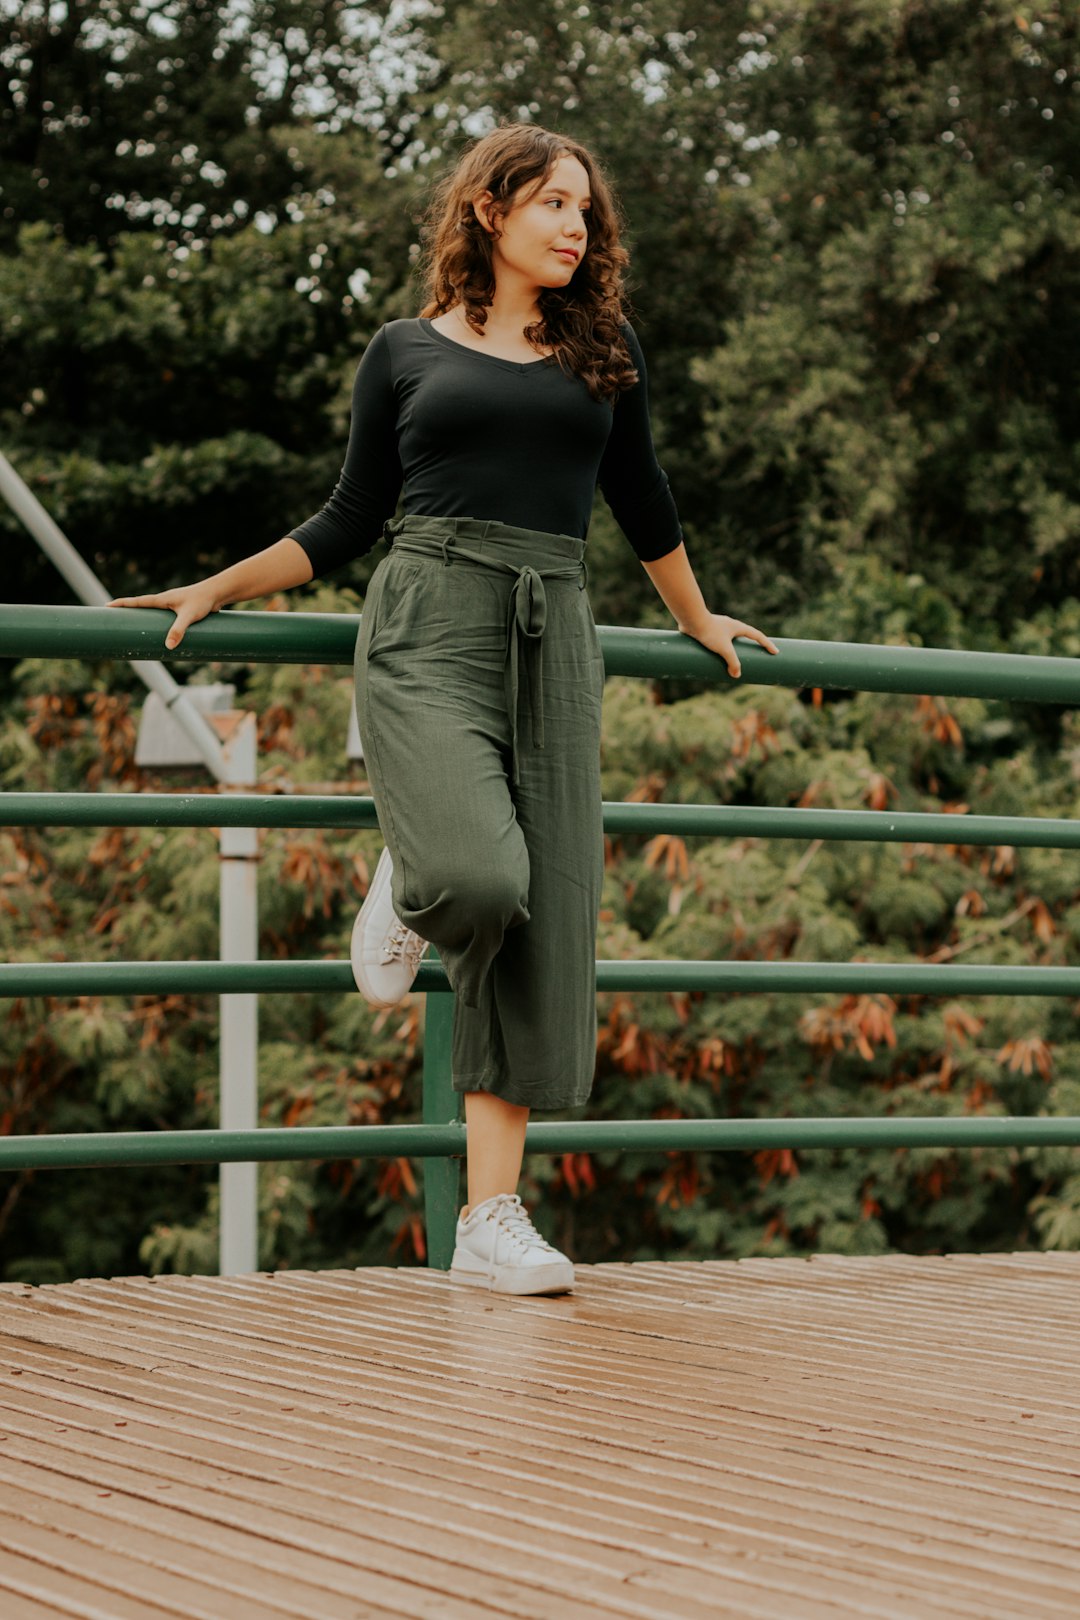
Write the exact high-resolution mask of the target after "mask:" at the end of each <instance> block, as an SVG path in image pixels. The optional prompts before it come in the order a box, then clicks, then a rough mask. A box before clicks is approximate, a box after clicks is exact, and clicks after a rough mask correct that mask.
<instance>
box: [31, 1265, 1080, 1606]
mask: <svg viewBox="0 0 1080 1620" xmlns="http://www.w3.org/2000/svg"><path fill="white" fill-rule="evenodd" d="M576 1269H577V1273H578V1286H577V1289H576V1290H575V1292H574V1294H572V1295H566V1296H560V1297H558V1298H553V1299H546V1298H533V1299H529V1298H518V1299H513V1298H509V1297H503V1296H490V1295H487V1294H484V1293H482V1292H481V1291H479V1290H474V1289H465V1288H461V1287H459V1286H457V1285H456V1284H453V1283H451V1282H450V1280H449V1278H448V1277H447V1276H446V1275H445V1274H444V1273H435V1272H431V1271H429V1270H427V1269H426V1268H420V1267H407V1268H398V1269H395V1268H381V1267H371V1268H362V1269H360V1270H356V1271H351V1270H345V1271H327V1272H278V1273H259V1274H256V1275H253V1276H242V1277H225V1278H217V1277H160V1278H146V1277H131V1278H111V1279H99V1278H89V1279H82V1280H80V1281H79V1282H77V1283H69V1284H61V1285H52V1286H47V1287H44V1288H29V1287H27V1285H25V1284H17V1285H7V1286H5V1287H3V1288H2V1290H0V1431H2V1433H3V1438H2V1440H0V1543H2V1544H3V1545H2V1546H0V1592H2V1593H4V1594H10V1596H11V1598H12V1601H19V1602H23V1601H27V1599H25V1597H24V1595H23V1591H22V1585H21V1583H22V1581H23V1577H24V1574H25V1567H26V1564H27V1560H33V1559H36V1560H37V1563H38V1565H39V1566H40V1567H42V1568H47V1567H49V1566H50V1559H51V1563H52V1564H53V1565H55V1568H54V1569H53V1571H52V1573H54V1574H56V1575H57V1576H58V1577H59V1576H61V1575H62V1576H64V1577H65V1579H73V1580H75V1581H78V1579H79V1575H78V1571H79V1570H80V1569H82V1568H84V1566H85V1568H86V1583H87V1591H88V1592H89V1593H90V1594H91V1596H90V1597H89V1598H87V1601H88V1602H91V1603H93V1602H97V1601H98V1600H99V1598H100V1595H101V1591H102V1590H104V1589H105V1588H104V1587H101V1583H100V1581H98V1576H101V1577H102V1578H103V1579H105V1581H106V1582H108V1581H115V1580H116V1578H117V1571H118V1570H119V1568H120V1566H121V1565H122V1564H123V1563H124V1562H125V1561H127V1562H129V1563H130V1564H131V1566H132V1569H133V1570H134V1571H135V1572H136V1574H137V1575H138V1578H139V1580H140V1581H141V1582H142V1583H143V1584H142V1586H141V1587H139V1588H138V1589H139V1590H141V1591H144V1592H145V1593H146V1596H147V1601H148V1602H150V1603H158V1604H160V1603H161V1600H162V1597H163V1596H164V1598H165V1603H166V1609H167V1612H183V1613H185V1614H186V1613H191V1614H193V1615H194V1614H197V1613H201V1610H200V1609H199V1608H198V1603H199V1602H200V1601H202V1598H201V1596H200V1591H199V1585H198V1582H199V1581H204V1583H205V1584H206V1586H207V1588H208V1589H209V1590H210V1592H211V1594H212V1596H214V1595H220V1594H221V1593H227V1594H228V1595H229V1601H230V1602H235V1604H236V1608H235V1614H236V1616H237V1620H248V1615H249V1614H251V1616H252V1617H253V1615H254V1613H255V1612H256V1611H257V1610H258V1609H259V1607H260V1606H261V1608H262V1611H263V1612H264V1613H266V1614H267V1616H268V1620H269V1617H271V1616H272V1615H273V1614H275V1613H296V1614H298V1615H300V1614H304V1615H305V1620H309V1617H310V1615H311V1614H313V1613H318V1614H319V1615H320V1617H322V1616H324V1615H325V1616H326V1620H336V1617H337V1616H338V1615H339V1614H340V1615H342V1616H344V1615H345V1614H346V1612H347V1613H348V1614H349V1615H353V1614H368V1613H370V1614H371V1615H373V1616H376V1615H377V1616H381V1615H383V1614H392V1613H394V1614H400V1615H412V1614H416V1615H422V1616H424V1617H425V1620H427V1617H432V1620H433V1617H434V1616H436V1615H437V1616H439V1617H440V1620H443V1617H446V1620H457V1617H458V1616H459V1615H460V1617H461V1620H464V1616H465V1615H466V1614H469V1615H478V1616H483V1615H484V1614H485V1613H486V1614H492V1615H494V1614H506V1615H515V1616H520V1617H521V1620H533V1617H536V1620H545V1617H547V1616H548V1615H550V1616H552V1617H554V1616H556V1615H558V1616H559V1620H563V1617H565V1620H586V1617H589V1616H598V1617H599V1616H603V1615H627V1616H631V1615H632V1616H642V1617H652V1616H656V1617H657V1620H660V1617H663V1620H675V1617H678V1616H682V1615H686V1616H687V1617H696V1616H698V1615H702V1616H704V1615H709V1616H717V1615H720V1616H723V1615H727V1614H730V1615H732V1616H746V1617H757V1616H761V1617H762V1620H791V1617H792V1616H793V1615H795V1614H798V1616H799V1620H817V1617H818V1616H821V1617H822V1620H825V1617H826V1616H834V1617H835V1616H844V1615H866V1616H876V1615H881V1616H882V1617H885V1616H889V1617H896V1616H906V1615H910V1616H912V1617H913V1620H915V1617H918V1620H924V1617H925V1620H933V1617H934V1616H942V1617H945V1616H953V1617H958V1620H959V1617H962V1616H970V1617H971V1620H987V1616H989V1615H991V1614H992V1615H993V1616H994V1617H995V1620H997V1617H998V1616H1001V1617H1006V1616H1012V1615H1014V1614H1015V1615H1016V1616H1020V1615H1023V1616H1025V1620H1027V1617H1035V1620H1038V1617H1041V1616H1045V1617H1047V1620H1057V1617H1061V1620H1065V1617H1066V1616H1068V1617H1069V1620H1071V1617H1072V1616H1073V1615H1075V1613H1076V1608H1077V1602H1076V1593H1077V1592H1078V1591H1080V1519H1078V1517H1077V1512H1076V1510H1077V1506H1078V1505H1080V1502H1078V1499H1080V1470H1078V1469H1077V1465H1076V1464H1077V1457H1078V1456H1080V1451H1078V1440H1080V1433H1078V1431H1080V1382H1078V1380H1077V1372H1078V1367H1077V1363H1078V1361H1080V1349H1078V1345H1080V1334H1078V1331H1077V1330H1078V1329H1080V1288H1078V1287H1077V1284H1078V1283H1080V1255H1075V1254H1049V1255H1044V1254H1036V1253H1031V1254H1027V1253H1024V1254H1006V1255H991V1256H969V1255H963V1256H957V1255H946V1256H931V1257H915V1256H906V1255H887V1256H867V1257H864V1256H858V1257H852V1256H814V1257H813V1258H812V1259H810V1260H772V1259H761V1260H758V1259H752V1260H745V1261H737V1262H731V1261H706V1262H650V1263H645V1264H640V1263H638V1264H632V1265H629V1264H608V1265H602V1266H594V1267H586V1266H578V1267H577V1268H576ZM1018 1322H1023V1323H1024V1324H1025V1325H1027V1327H1028V1329H1029V1331H1028V1332H1027V1333H1025V1334H1018V1333H1017V1323H1018ZM1034 1324H1037V1329H1035V1328H1034V1326H1033V1325H1034ZM58 1534H59V1539H56V1540H54V1539H51V1538H52V1537H55V1536H57V1535H58ZM5 1548H9V1549H10V1551H11V1556H12V1558H13V1559H15V1560H16V1563H17V1564H18V1568H16V1567H15V1565H13V1566H12V1567H11V1569H9V1567H8V1563H7V1552H6V1551H5V1550H4V1549H5ZM65 1550H66V1551H67V1552H68V1553H69V1554H71V1558H70V1560H69V1561H70V1564H71V1567H70V1568H67V1569H64V1568H63V1567H61V1566H62V1565H63V1563H64V1560H63V1558H62V1557H61V1554H62V1553H63V1552H64V1551H65ZM196 1553H199V1554H203V1553H205V1557H206V1571H207V1572H210V1571H212V1572H213V1573H212V1575H210V1574H209V1573H207V1574H205V1575H204V1573H203V1572H202V1571H200V1572H199V1575H198V1577H197V1578H196V1577H195V1576H194V1574H193V1563H192V1559H193V1557H194V1555H195V1554H196ZM99 1559H100V1560H101V1562H100V1565H99V1563H98V1560H99ZM20 1560H21V1563H20V1562H19V1561H20ZM12 1569H15V1574H14V1575H12ZM20 1572H21V1573H20ZM193 1580H195V1585H194V1586H192V1585H191V1582H192V1581H193ZM96 1581H97V1583H98V1584H97V1586H95V1582H96ZM75 1590H76V1589H75V1588H68V1587H64V1588H63V1590H61V1588H60V1586H59V1585H58V1586H57V1587H56V1588H55V1590H54V1589H53V1588H51V1587H50V1588H49V1590H48V1595H47V1597H43V1598H42V1599H41V1601H42V1602H47V1603H49V1604H51V1605H52V1609H55V1611H56V1612H58V1613H81V1612H82V1611H81V1610H78V1609H75V1608H71V1607H70V1604H71V1603H72V1602H73V1601H75V1599H74V1598H73V1596H72V1593H73V1592H74V1591H75ZM123 1590H125V1591H130V1590H132V1588H131V1587H130V1586H126V1587H124V1588H123ZM361 1598H362V1601H364V1602H367V1603H369V1604H370V1608H368V1609H358V1608H357V1606H356V1605H357V1601H358V1599H361ZM30 1601H32V1599H30ZM185 1604H187V1605H192V1604H193V1605H194V1606H193V1607H192V1606H189V1607H185V1606H184V1605H185ZM64 1605H68V1606H67V1607H65V1606H64ZM177 1605H179V1607H177ZM245 1605H247V1607H245ZM991 1605H992V1606H991ZM0 1612H4V1615H5V1620H6V1610H5V1609H4V1600H3V1599H0ZM47 1612H52V1610H48V1611H47ZM88 1612H89V1611H88ZM156 1612H157V1611H156V1610H148V1611H147V1614H148V1615H152V1614H156ZM218 1613H220V1609H219V1610H218ZM232 1614H233V1611H232V1610H231V1609H230V1620H232ZM13 1620H20V1617H18V1616H17V1615H16V1614H15V1613H14V1612H13ZM109 1620H122V1617H119V1616H117V1617H113V1616H112V1615H110V1617H109Z"/></svg>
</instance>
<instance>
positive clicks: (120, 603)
mask: <svg viewBox="0 0 1080 1620" xmlns="http://www.w3.org/2000/svg"><path fill="white" fill-rule="evenodd" d="M105 606H106V607H148V608H172V610H173V612H174V613H175V614H176V618H175V620H174V621H173V623H172V624H171V625H170V627H169V631H168V634H167V635H166V637H165V645H166V647H169V648H172V647H178V646H179V645H180V643H181V641H182V640H183V639H184V631H185V630H186V629H187V627H188V625H189V624H195V623H196V621H197V620H199V619H205V618H206V615H207V614H208V613H214V612H216V610H217V607H218V599H217V593H216V591H215V590H214V588H213V586H212V585H209V584H208V583H207V582H206V581H205V580H204V581H200V583H199V584H197V585H178V586H177V587H176V588H175V590H171V591H158V593H157V595H156V596H116V597H114V598H113V600H112V601H111V602H106V604H105Z"/></svg>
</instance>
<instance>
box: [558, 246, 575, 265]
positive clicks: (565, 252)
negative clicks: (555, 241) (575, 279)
mask: <svg viewBox="0 0 1080 1620" xmlns="http://www.w3.org/2000/svg"><path fill="white" fill-rule="evenodd" d="M554 251H555V252H556V253H557V254H558V255H559V258H560V259H568V260H569V261H570V263H571V264H577V254H576V253H572V252H571V250H570V249H569V248H555V249H554Z"/></svg>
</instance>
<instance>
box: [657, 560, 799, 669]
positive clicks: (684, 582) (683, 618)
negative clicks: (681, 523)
mask: <svg viewBox="0 0 1080 1620" xmlns="http://www.w3.org/2000/svg"><path fill="white" fill-rule="evenodd" d="M641 566H642V567H643V568H644V570H645V572H646V573H647V574H648V576H649V578H650V579H651V580H652V582H653V584H654V585H655V586H656V589H657V590H658V591H659V593H660V595H661V596H662V597H663V599H664V602H665V603H666V604H667V606H668V607H669V608H670V609H671V613H672V616H673V618H674V620H675V623H676V625H677V626H678V628H679V629H680V630H681V631H682V633H683V634H684V635H686V636H693V638H694V640H695V641H700V643H701V645H702V646H703V647H708V648H709V650H710V651H711V652H715V653H719V654H720V657H721V658H722V659H723V660H724V662H725V663H726V665H727V669H728V674H729V675H733V676H736V677H737V676H739V675H741V674H742V666H741V664H740V663H739V656H738V654H737V653H736V651H735V648H734V645H733V643H734V639H735V637H736V636H746V637H748V638H749V640H751V641H756V642H757V643H758V645H759V646H761V647H764V648H765V651H766V652H769V653H775V652H777V651H778V650H779V649H778V648H776V647H774V645H773V643H772V642H771V641H770V640H769V638H768V636H767V635H765V634H764V632H763V631H761V630H755V629H754V627H753V625H752V624H744V623H743V621H742V620H741V619H732V618H730V617H729V616H728V614H726V613H710V612H709V610H708V608H707V607H706V606H705V598H704V597H703V596H702V594H701V587H700V586H699V584H698V582H697V579H696V578H695V575H694V570H693V569H692V568H691V566H690V559H689V557H688V556H687V555H686V547H685V545H683V544H681V543H680V544H679V545H678V546H676V547H675V550H674V551H669V552H668V553H667V554H666V555H665V556H663V557H657V559H656V561H655V562H642V565H641Z"/></svg>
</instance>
